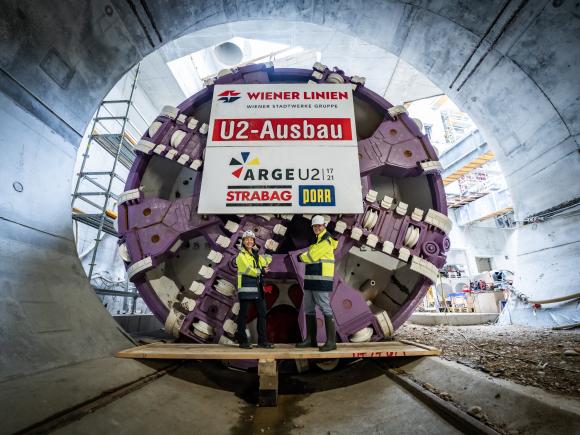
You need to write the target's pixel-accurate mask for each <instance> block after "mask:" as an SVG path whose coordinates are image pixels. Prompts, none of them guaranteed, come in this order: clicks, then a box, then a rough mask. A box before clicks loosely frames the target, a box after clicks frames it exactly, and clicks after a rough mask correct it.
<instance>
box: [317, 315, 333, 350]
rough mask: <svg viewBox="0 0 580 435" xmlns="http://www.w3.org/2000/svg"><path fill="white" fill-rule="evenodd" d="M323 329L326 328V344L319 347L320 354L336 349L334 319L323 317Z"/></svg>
mask: <svg viewBox="0 0 580 435" xmlns="http://www.w3.org/2000/svg"><path fill="white" fill-rule="evenodd" d="M324 327H325V328H326V343H324V345H323V346H320V347H319V348H318V350H319V351H320V352H328V351H329V350H334V349H336V328H335V327H334V317H332V316H324Z"/></svg>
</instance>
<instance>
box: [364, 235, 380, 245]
mask: <svg viewBox="0 0 580 435" xmlns="http://www.w3.org/2000/svg"><path fill="white" fill-rule="evenodd" d="M378 242H379V238H378V237H377V236H376V235H375V234H369V235H368V236H367V246H370V247H371V248H374V247H376V246H377V243H378Z"/></svg>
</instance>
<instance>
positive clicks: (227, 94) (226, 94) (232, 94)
mask: <svg viewBox="0 0 580 435" xmlns="http://www.w3.org/2000/svg"><path fill="white" fill-rule="evenodd" d="M239 95H240V93H239V92H238V91H233V90H227V91H223V92H222V93H221V94H218V97H220V98H218V101H221V102H222V103H233V102H234V101H236V100H239V99H240V98H242V97H240V96H239Z"/></svg>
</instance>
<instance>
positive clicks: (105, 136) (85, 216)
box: [71, 64, 145, 307]
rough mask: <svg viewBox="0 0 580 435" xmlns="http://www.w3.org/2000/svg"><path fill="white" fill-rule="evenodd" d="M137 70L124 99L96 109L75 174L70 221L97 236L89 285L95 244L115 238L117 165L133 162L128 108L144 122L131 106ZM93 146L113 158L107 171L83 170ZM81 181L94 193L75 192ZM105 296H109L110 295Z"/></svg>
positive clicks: (106, 101) (77, 190)
mask: <svg viewBox="0 0 580 435" xmlns="http://www.w3.org/2000/svg"><path fill="white" fill-rule="evenodd" d="M139 69H140V64H138V65H137V67H136V68H135V71H134V76H133V81H132V83H131V88H130V93H129V97H128V99H126V100H103V101H102V102H101V104H100V105H99V108H98V109H97V113H96V114H95V117H94V118H93V124H92V129H91V133H90V135H89V140H88V143H87V148H86V150H85V152H84V154H83V160H82V163H81V167H80V170H79V173H78V174H77V175H78V177H77V181H76V185H75V189H74V192H73V195H72V201H71V208H72V214H73V216H72V217H73V220H75V221H77V222H80V223H82V224H85V225H89V226H91V227H93V228H96V229H97V235H96V237H95V247H94V248H93V252H92V257H91V261H90V263H89V272H88V278H89V282H90V281H91V279H92V277H93V271H94V268H95V265H96V259H97V252H98V248H99V244H100V243H101V241H102V240H103V236H104V234H109V235H113V236H115V237H116V236H117V231H116V230H115V227H114V224H113V219H115V218H116V213H115V212H113V211H111V210H107V207H108V206H109V199H110V198H113V199H114V200H115V201H118V196H117V195H116V194H114V193H113V192H112V191H111V189H112V186H113V181H114V179H115V178H116V179H118V180H120V181H121V182H122V183H124V182H125V180H123V179H122V178H121V177H120V176H119V175H118V174H117V173H116V171H117V164H118V163H121V164H122V165H123V166H125V167H126V168H127V169H129V168H131V165H132V164H133V161H134V159H135V154H134V153H133V147H132V143H134V139H132V138H131V137H130V135H129V134H128V131H127V129H128V126H129V125H130V126H131V127H132V128H133V129H134V130H135V131H138V129H137V128H136V127H135V126H134V125H133V124H132V123H131V121H130V120H129V110H130V109H131V107H132V108H133V109H134V110H135V112H136V113H137V114H138V115H139V116H140V117H141V118H142V119H143V120H144V121H145V119H144V117H143V115H142V114H141V113H140V112H139V111H138V110H137V109H136V107H135V106H134V104H133V95H134V92H135V88H136V86H137V79H138V76H139ZM122 104H124V105H125V106H126V107H125V108H124V111H123V114H122V115H115V114H114V113H113V112H112V111H111V110H110V109H109V107H110V106H112V105H122ZM105 112H106V113H105ZM111 122H114V123H115V124H117V125H118V126H120V132H119V133H112V132H110V130H109V129H108V128H107V127H106V126H105V124H106V123H109V124H110V123H111ZM99 127H100V128H102V129H103V131H102V132H100V131H98V128H99ZM93 144H96V145H98V146H100V147H101V148H102V149H104V150H105V151H106V152H107V153H109V154H110V155H111V156H113V158H114V160H113V164H112V167H111V169H110V170H107V171H86V170H85V168H86V164H87V161H88V159H89V152H90V150H91V146H92V145H93ZM95 177H97V178H99V177H101V179H102V178H105V180H106V181H105V182H102V183H101V182H99V181H97V180H95ZM83 180H86V181H88V182H89V183H91V184H92V185H93V186H95V188H96V189H95V190H94V191H79V189H80V187H81V183H82V181H83ZM95 197H103V198H104V199H103V200H102V204H99V203H98V202H95V201H94V200H93V199H92V198H95ZM76 200H81V201H84V202H85V203H87V204H89V205H90V206H92V207H94V208H96V209H97V210H98V213H83V212H82V211H80V210H79V209H76V208H75V207H74V206H75V202H76ZM125 287H126V286H125ZM95 290H98V289H95ZM97 293H98V291H97ZM119 293H120V294H121V295H123V294H122V293H125V294H126V293H127V292H126V291H125V292H119ZM107 294H110V291H109V293H107ZM134 305H135V304H134V302H133V307H134Z"/></svg>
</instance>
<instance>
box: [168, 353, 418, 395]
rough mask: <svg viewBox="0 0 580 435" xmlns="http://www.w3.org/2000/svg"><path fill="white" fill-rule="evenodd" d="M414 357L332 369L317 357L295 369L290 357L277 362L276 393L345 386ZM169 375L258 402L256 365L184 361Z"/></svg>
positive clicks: (342, 364) (352, 362) (343, 363)
mask: <svg viewBox="0 0 580 435" xmlns="http://www.w3.org/2000/svg"><path fill="white" fill-rule="evenodd" d="M415 359H416V358H397V361H394V360H395V359H394V358H385V359H381V360H382V361H374V360H373V361H371V360H368V359H357V360H352V359H349V360H340V361H339V365H338V366H337V367H336V368H335V369H334V370H331V371H324V370H322V369H320V368H319V367H318V366H317V364H316V363H317V362H318V363H319V362H321V361H324V360H316V361H309V370H308V371H306V372H303V373H298V372H297V371H296V365H295V363H294V361H293V360H284V361H281V363H280V365H279V378H278V379H279V385H278V394H280V395H308V394H312V393H316V392H321V391H327V390H333V389H337V388H343V387H347V386H349V385H354V384H358V383H361V382H365V381H368V380H370V379H374V378H378V377H380V376H384V375H385V372H384V368H385V367H389V368H390V367H399V366H402V365H404V364H407V363H409V362H411V361H413V360H415ZM387 360H388V361H387ZM377 363H378V364H377ZM170 376H174V377H176V378H179V379H182V380H185V381H187V382H192V383H194V384H197V385H201V386H205V387H209V388H216V389H220V390H224V391H230V392H232V393H234V394H235V395H236V396H237V397H239V398H241V399H243V400H245V401H247V402H250V403H257V400H258V386H259V385H258V375H257V370H256V369H255V368H253V369H248V370H240V369H236V368H232V367H228V366H227V365H226V364H225V363H224V362H221V361H187V362H185V363H184V364H183V365H182V366H181V367H180V368H179V369H177V370H175V371H174V372H172V373H171V374H170Z"/></svg>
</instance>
